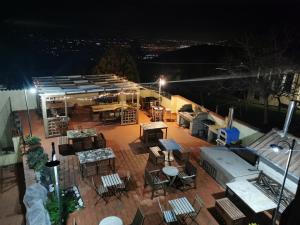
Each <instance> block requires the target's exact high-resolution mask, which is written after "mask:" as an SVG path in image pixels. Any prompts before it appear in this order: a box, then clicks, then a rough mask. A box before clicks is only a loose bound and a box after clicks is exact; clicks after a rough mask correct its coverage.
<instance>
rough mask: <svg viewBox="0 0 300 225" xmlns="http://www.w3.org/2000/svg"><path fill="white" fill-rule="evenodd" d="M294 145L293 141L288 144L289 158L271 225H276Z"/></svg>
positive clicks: (294, 141)
mask: <svg viewBox="0 0 300 225" xmlns="http://www.w3.org/2000/svg"><path fill="white" fill-rule="evenodd" d="M295 143H296V140H295V139H293V142H292V145H290V144H288V146H289V148H290V150H289V156H288V161H287V163H286V168H285V172H284V176H283V181H282V186H281V188H280V194H279V197H278V204H277V207H276V210H275V212H274V215H273V222H272V224H273V225H276V219H277V214H278V212H279V209H280V202H281V199H282V195H283V190H284V185H285V181H286V178H287V175H288V171H289V167H290V162H291V158H292V154H293V151H294V147H295Z"/></svg>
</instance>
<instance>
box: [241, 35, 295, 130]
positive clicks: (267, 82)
mask: <svg viewBox="0 0 300 225" xmlns="http://www.w3.org/2000/svg"><path fill="white" fill-rule="evenodd" d="M237 43H238V44H239V46H240V47H241V48H242V49H243V50H244V56H245V58H244V61H245V65H246V66H247V67H248V69H249V73H251V74H256V75H257V76H256V79H250V82H251V83H249V87H250V88H251V89H252V90H254V91H256V92H259V93H260V96H261V97H262V99H263V102H264V124H265V125H266V124H267V123H268V108H269V97H270V96H273V97H275V98H277V99H278V101H279V103H280V104H281V102H280V97H282V96H290V94H291V93H290V90H289V91H287V89H285V88H284V87H285V86H286V84H285V82H284V81H283V77H287V76H291V75H292V74H294V73H295V65H294V64H293V63H291V60H290V59H289V57H288V54H287V53H288V50H289V48H290V44H291V38H290V36H289V34H288V33H286V32H283V33H271V34H270V35H264V36H253V35H249V34H247V35H245V36H244V37H243V38H242V39H240V40H238V41H237Z"/></svg>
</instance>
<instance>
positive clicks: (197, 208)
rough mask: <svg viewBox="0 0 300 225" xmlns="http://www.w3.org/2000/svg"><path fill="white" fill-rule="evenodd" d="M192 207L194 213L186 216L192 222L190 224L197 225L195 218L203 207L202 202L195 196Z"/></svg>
mask: <svg viewBox="0 0 300 225" xmlns="http://www.w3.org/2000/svg"><path fill="white" fill-rule="evenodd" d="M192 205H193V208H194V209H195V212H192V213H190V214H188V217H189V218H190V219H191V220H192V222H195V223H196V224H198V222H197V221H196V219H197V216H198V215H199V213H200V211H201V209H202V208H204V207H205V205H204V202H203V200H202V199H201V198H200V196H199V195H197V194H196V195H195V199H194V202H193V204H192Z"/></svg>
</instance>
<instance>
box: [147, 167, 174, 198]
mask: <svg viewBox="0 0 300 225" xmlns="http://www.w3.org/2000/svg"><path fill="white" fill-rule="evenodd" d="M168 183H169V180H168V179H167V178H166V177H165V176H164V175H163V174H162V173H161V171H160V170H153V171H148V170H145V184H144V187H146V186H147V185H149V186H150V187H151V188H152V194H151V199H153V197H154V193H155V192H156V191H159V190H163V191H164V195H166V188H167V184H168Z"/></svg>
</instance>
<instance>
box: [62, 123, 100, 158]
mask: <svg viewBox="0 0 300 225" xmlns="http://www.w3.org/2000/svg"><path fill="white" fill-rule="evenodd" d="M105 147H106V140H105V137H104V135H103V133H97V131H96V129H94V128H88V129H82V128H78V129H74V130H68V131H67V135H66V136H60V137H59V139H58V150H59V153H60V154H61V155H74V154H75V153H76V152H80V151H87V150H92V149H97V148H105Z"/></svg>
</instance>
